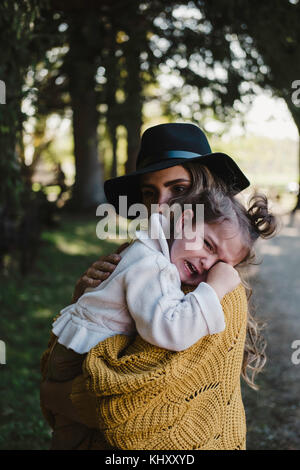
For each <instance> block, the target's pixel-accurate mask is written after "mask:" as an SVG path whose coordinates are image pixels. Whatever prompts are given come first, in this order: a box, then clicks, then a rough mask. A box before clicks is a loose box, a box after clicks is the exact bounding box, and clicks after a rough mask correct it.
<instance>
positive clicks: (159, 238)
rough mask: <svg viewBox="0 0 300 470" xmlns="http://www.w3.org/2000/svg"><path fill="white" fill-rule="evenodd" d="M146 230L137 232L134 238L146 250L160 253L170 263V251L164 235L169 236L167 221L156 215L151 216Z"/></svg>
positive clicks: (163, 217) (160, 215) (162, 216)
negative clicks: (144, 246)
mask: <svg viewBox="0 0 300 470" xmlns="http://www.w3.org/2000/svg"><path fill="white" fill-rule="evenodd" d="M147 222H148V224H147V225H148V229H147V230H137V231H136V232H135V235H136V238H137V239H138V240H140V241H141V242H142V243H143V244H144V245H146V246H147V247H148V248H150V249H152V250H154V251H159V252H161V253H162V254H163V255H164V256H165V257H166V258H167V259H168V260H169V261H170V251H169V245H168V241H167V238H166V235H169V227H170V225H169V221H168V219H167V218H166V217H165V216H164V215H162V214H158V213H154V214H152V215H151V217H150V219H149V220H148V221H147Z"/></svg>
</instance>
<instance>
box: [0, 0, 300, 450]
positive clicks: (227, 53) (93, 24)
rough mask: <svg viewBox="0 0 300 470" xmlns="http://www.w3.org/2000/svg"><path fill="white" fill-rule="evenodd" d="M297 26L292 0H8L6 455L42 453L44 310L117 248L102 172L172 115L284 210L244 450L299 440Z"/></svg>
mask: <svg viewBox="0 0 300 470" xmlns="http://www.w3.org/2000/svg"><path fill="white" fill-rule="evenodd" d="M299 24H300V4H299V2H298V0H265V1H264V2H261V1H260V0H251V1H250V0H226V1H225V0H209V1H208V0H207V1H205V0H199V1H196V0H195V1H182V2H180V1H168V0H164V1H156V0H154V1H147V0H145V1H143V2H138V1H135V0H123V1H120V0H115V1H113V2H112V1H110V0H94V1H92V0H85V1H83V0H60V1H58V0H20V1H14V0H10V1H8V0H3V1H2V2H1V3H0V44H1V47H0V152H1V157H0V181H1V184H0V301H1V316H0V340H1V341H2V343H1V344H2V346H3V344H4V345H5V348H4V353H3V347H2V355H1V357H0V363H1V364H0V448H1V449H47V448H48V447H49V440H50V432H49V428H48V426H47V425H46V423H45V422H44V420H43V418H42V415H41V412H40V409H39V381H40V373H39V360H40V356H41V354H42V352H43V350H44V349H45V348H46V346H47V342H48V337H49V330H50V325H51V319H52V318H53V317H54V316H55V315H56V314H57V313H58V312H59V310H60V309H61V308H62V307H64V306H65V305H67V304H69V303H70V302H71V299H72V293H73V290H74V287H75V283H76V281H77V279H78V278H79V276H80V275H81V274H82V273H83V272H84V271H85V270H86V269H87V268H88V267H89V266H90V264H91V263H92V262H94V261H96V259H98V258H99V256H101V255H103V254H107V253H111V252H113V251H114V250H115V249H116V247H117V246H118V243H119V242H116V241H113V240H106V241H101V240H99V239H97V237H96V224H97V222H98V220H97V217H96V215H95V208H96V207H97V206H98V205H99V204H100V203H102V202H104V201H105V199H104V192H103V182H104V181H105V179H107V178H110V177H113V176H120V175H122V174H124V173H125V172H129V171H132V170H134V168H135V159H136V155H137V150H138V145H139V139H140V135H141V133H142V132H143V131H144V130H145V129H147V128H148V127H150V126H152V125H155V124H160V123H165V122H193V123H195V124H197V125H198V126H200V127H201V128H202V129H204V131H205V132H206V134H207V136H208V139H209V142H210V144H211V147H212V149H213V150H214V151H222V152H225V153H228V154H229V155H231V156H232V157H233V158H234V160H235V161H236V162H237V163H238V165H239V166H240V167H241V168H242V170H243V171H244V172H245V174H246V175H247V177H248V178H249V180H250V181H251V183H252V184H251V188H250V190H247V191H245V192H244V193H245V194H244V195H245V197H247V196H248V195H250V194H251V193H252V192H253V191H257V190H259V191H264V192H265V193H266V194H267V195H268V196H269V198H270V201H271V204H272V207H273V210H274V211H275V212H276V213H277V214H278V216H279V220H280V226H281V230H280V233H279V235H278V236H277V237H276V238H274V239H273V240H270V241H268V242H263V243H261V244H260V245H259V248H258V251H259V254H260V255H262V259H263V262H262V264H260V265H259V266H255V267H254V268H253V269H252V271H251V278H252V283H253V287H254V295H253V302H254V304H255V309H256V311H257V317H258V318H261V319H262V320H264V321H266V323H267V328H266V330H265V336H266V337H267V340H268V348H267V353H268V356H269V360H268V362H267V365H266V367H265V371H264V372H263V373H262V374H261V375H260V376H259V379H258V385H259V387H260V388H259V391H253V390H251V389H249V388H248V387H247V386H244V385H243V395H244V402H245V407H246V415H247V422H248V444H247V447H248V448H249V449H300V431H299V429H300V427H299V419H300V406H299V396H300V394H299V383H300V380H299V379H300V365H298V362H300V353H299V355H298V356H297V351H294V349H295V344H296V343H295V341H297V340H300V321H299V307H298V306H299V305H300V279H299V263H300V241H299V240H300V238H299V233H300V231H299V227H300V220H299V210H298V209H299V208H300V197H299V168H300V164H299V160H300V157H299V133H300V30H299ZM292 344H294V346H292ZM299 346H300V341H299ZM293 348H294V349H293ZM293 352H294V353H295V354H294V356H292V354H293Z"/></svg>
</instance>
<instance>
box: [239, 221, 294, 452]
mask: <svg viewBox="0 0 300 470" xmlns="http://www.w3.org/2000/svg"><path fill="white" fill-rule="evenodd" d="M282 222H283V227H282V229H281V231H280V234H279V235H278V236H277V237H276V238H274V239H271V240H268V241H263V242H262V243H260V245H259V247H258V252H259V253H260V254H261V255H262V256H263V263H262V264H261V265H260V266H259V267H255V268H254V269H253V271H252V273H253V278H252V285H253V288H254V301H255V307H256V312H257V314H256V315H257V317H258V318H262V319H263V320H265V321H266V322H267V323H268V326H267V329H266V330H265V334H264V336H265V337H266V338H267V342H268V347H267V355H268V362H267V364H266V366H265V371H264V372H263V373H262V374H260V376H259V379H258V381H257V383H258V384H259V386H260V390H259V391H258V392H255V391H252V390H251V389H249V388H248V387H247V386H243V394H244V403H245V407H246V415H247V427H248V439H247V448H248V449H291V450H292V449H300V364H298V365H296V364H294V363H293V362H292V354H293V353H295V349H292V346H291V345H292V343H293V341H295V340H300V214H297V215H296V217H295V219H294V222H293V225H292V226H291V225H290V220H289V219H287V218H282ZM298 349H299V347H298ZM298 357H299V358H300V353H299V355H298Z"/></svg>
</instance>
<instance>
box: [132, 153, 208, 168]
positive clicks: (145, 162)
mask: <svg viewBox="0 0 300 470" xmlns="http://www.w3.org/2000/svg"><path fill="white" fill-rule="evenodd" d="M160 155H161V157H160V158H158V159H157V161H156V162H154V161H153V157H146V158H144V159H143V164H142V165H138V169H142V168H145V167H146V166H148V165H151V164H152V165H153V164H154V163H158V162H161V161H164V160H169V159H170V160H171V159H172V158H193V157H201V153H194V152H188V151H186V150H167V151H165V152H163V153H161V154H160Z"/></svg>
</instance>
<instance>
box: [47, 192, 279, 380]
mask: <svg viewBox="0 0 300 470" xmlns="http://www.w3.org/2000/svg"><path fill="white" fill-rule="evenodd" d="M173 202H176V203H177V204H180V205H181V206H182V207H183V206H184V204H190V206H191V209H189V210H187V211H183V213H182V216H181V217H179V218H178V219H177V221H176V223H175V224H174V227H175V230H173V232H174V233H171V237H170V239H167V238H166V235H165V234H166V233H167V232H168V229H169V228H172V224H171V227H169V226H168V221H167V219H166V218H165V217H164V216H163V215H161V214H153V215H152V216H151V218H150V224H149V230H148V231H147V232H146V231H138V232H136V235H137V240H136V241H135V242H134V243H133V244H132V245H131V246H129V247H128V248H127V249H126V250H124V251H123V252H122V255H121V256H122V260H121V262H120V263H119V264H118V266H117V268H116V269H115V271H114V272H113V273H112V274H111V276H110V278H109V279H108V280H107V281H104V282H102V283H101V284H100V286H98V287H97V288H94V289H86V292H85V294H84V295H83V296H82V297H80V299H79V300H78V301H77V302H76V303H75V304H71V305H69V306H68V307H66V308H65V309H63V310H62V311H61V315H60V316H59V318H58V319H57V320H56V321H55V322H54V324H53V329H52V331H53V333H54V334H55V335H56V337H57V342H56V345H55V347H54V349H53V351H52V354H51V356H50V361H49V364H48V379H50V380H55V381H64V380H69V379H71V378H73V377H75V376H76V374H79V373H80V370H81V365H82V362H83V360H84V357H85V354H86V353H87V352H88V351H89V350H90V349H91V348H93V347H94V346H95V345H96V344H98V343H99V342H100V341H103V340H104V339H106V338H108V337H110V336H113V335H117V334H126V335H133V334H134V333H136V331H137V332H138V333H139V334H140V336H141V337H142V338H143V339H145V340H146V341H147V342H149V343H151V344H153V345H155V346H158V347H161V348H165V349H169V350H172V351H181V350H184V349H187V348H189V347H190V346H191V345H193V344H194V343H195V342H196V341H198V340H199V339H200V338H202V337H203V336H206V335H208V334H216V333H219V332H221V331H223V330H224V328H225V323H224V316H223V312H222V307H221V303H220V301H221V300H222V298H223V297H224V295H225V294H227V293H229V292H230V291H232V290H233V289H235V287H237V285H238V284H239V283H240V278H239V275H238V272H237V271H236V269H234V266H237V265H239V264H240V263H242V262H243V261H245V260H246V259H247V257H249V256H250V254H251V249H252V246H253V244H254V242H255V241H256V240H257V238H258V237H259V236H262V237H265V236H268V235H271V234H272V233H273V231H274V227H275V223H274V217H273V216H272V214H270V213H269V212H268V211H267V201H266V199H265V198H264V197H263V196H256V197H254V198H253V199H252V206H251V208H250V209H249V210H248V211H246V209H245V208H244V207H243V206H242V204H241V203H239V202H238V201H237V200H236V199H234V198H232V197H229V196H226V195H224V194H223V193H221V192H220V191H209V192H203V193H202V194H200V195H197V194H193V193H192V192H190V194H189V197H181V198H180V197H177V198H176V200H175V199H174V200H173ZM196 204H204V240H201V241H200V242H199V243H198V244H197V243H196V244H195V240H199V237H198V235H197V234H196V235H194V240H193V239H192V240H191V239H190V238H189V239H187V238H186V234H185V232H184V230H183V231H182V228H183V229H184V226H185V224H186V223H187V221H188V220H189V219H190V220H191V221H192V224H193V229H195V230H196V231H197V230H198V231H200V230H201V229H203V227H201V223H200V224H199V223H198V224H197V226H195V209H196ZM171 232H172V230H171ZM176 233H181V235H182V236H181V237H180V238H176ZM195 233H196V232H195ZM151 236H152V238H151ZM153 237H154V238H153ZM197 237H198V238H197ZM191 243H193V247H192V249H187V246H189V245H188V244H191ZM182 283H184V284H188V285H192V286H197V287H196V289H195V290H194V291H193V292H190V293H188V294H187V295H184V293H183V292H182V290H181V284H182ZM66 348H67V349H66Z"/></svg>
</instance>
